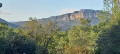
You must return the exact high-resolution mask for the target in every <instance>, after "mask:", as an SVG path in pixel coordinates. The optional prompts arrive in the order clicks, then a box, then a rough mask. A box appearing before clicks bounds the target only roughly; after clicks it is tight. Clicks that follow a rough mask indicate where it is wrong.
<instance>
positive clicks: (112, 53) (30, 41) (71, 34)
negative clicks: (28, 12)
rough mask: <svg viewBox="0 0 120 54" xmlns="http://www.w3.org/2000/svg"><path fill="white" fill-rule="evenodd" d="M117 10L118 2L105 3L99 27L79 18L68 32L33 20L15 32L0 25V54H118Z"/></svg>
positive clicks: (119, 27)
mask: <svg viewBox="0 0 120 54" xmlns="http://www.w3.org/2000/svg"><path fill="white" fill-rule="evenodd" d="M119 7H120V1H119V0H104V11H101V13H100V14H99V15H98V16H99V19H100V22H99V24H98V25H95V26H91V25H90V20H88V19H82V18H81V19H80V20H79V25H78V26H75V27H72V28H71V29H70V30H68V31H61V28H60V27H58V26H57V25H56V23H54V22H52V21H50V22H48V23H46V24H42V23H41V22H38V21H37V20H36V19H33V18H30V20H29V21H28V22H27V23H26V24H25V25H24V27H19V28H17V29H13V28H11V27H8V25H7V24H5V23H0V54H120V18H119V17H120V8H119Z"/></svg>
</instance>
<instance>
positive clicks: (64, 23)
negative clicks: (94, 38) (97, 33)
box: [14, 9, 100, 30]
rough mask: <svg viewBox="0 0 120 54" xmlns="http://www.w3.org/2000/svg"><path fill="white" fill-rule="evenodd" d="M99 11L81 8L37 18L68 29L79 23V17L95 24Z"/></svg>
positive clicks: (18, 23) (21, 23) (20, 23)
mask: <svg viewBox="0 0 120 54" xmlns="http://www.w3.org/2000/svg"><path fill="white" fill-rule="evenodd" d="M99 12H100V10H92V9H82V10H80V11H75V12H73V13H67V14H63V15H59V16H52V17H49V18H42V19H38V21H41V22H43V23H47V22H48V21H54V22H56V23H57V25H58V26H60V27H62V30H69V29H70V28H71V26H76V25H78V24H79V18H84V19H86V18H88V19H90V20H91V25H96V24H97V23H98V22H99V19H98V17H97V15H98V13H99ZM24 23H25V21H22V22H15V23H14V24H16V25H21V26H23V25H24Z"/></svg>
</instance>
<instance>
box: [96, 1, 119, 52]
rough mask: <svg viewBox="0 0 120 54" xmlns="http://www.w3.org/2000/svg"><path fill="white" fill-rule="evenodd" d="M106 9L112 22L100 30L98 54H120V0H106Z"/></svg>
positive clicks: (105, 24)
mask: <svg viewBox="0 0 120 54" xmlns="http://www.w3.org/2000/svg"><path fill="white" fill-rule="evenodd" d="M104 7H105V12H106V11H107V12H109V13H110V15H109V17H110V20H109V22H107V23H105V22H104V23H103V24H104V25H103V26H101V30H100V29H99V31H100V33H99V38H98V40H97V44H98V51H97V54H120V51H119V50H120V48H119V47H120V43H119V41H120V36H119V35H120V33H119V29H120V28H119V27H120V19H119V17H120V8H119V7H120V0H104Z"/></svg>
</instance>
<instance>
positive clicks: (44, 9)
mask: <svg viewBox="0 0 120 54" xmlns="http://www.w3.org/2000/svg"><path fill="white" fill-rule="evenodd" d="M0 2H1V3H3V7H2V8H0V18H2V19H5V20H7V21H26V20H28V18H29V17H36V18H38V19H41V18H47V17H50V16H56V15H61V14H65V13H69V12H73V11H76V10H77V11H78V10H80V9H94V10H101V9H103V0H0Z"/></svg>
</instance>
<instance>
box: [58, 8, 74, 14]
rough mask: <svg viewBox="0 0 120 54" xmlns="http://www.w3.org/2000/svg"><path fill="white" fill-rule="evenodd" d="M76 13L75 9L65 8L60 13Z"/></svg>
mask: <svg viewBox="0 0 120 54" xmlns="http://www.w3.org/2000/svg"><path fill="white" fill-rule="evenodd" d="M74 11H76V10H75V9H70V8H65V9H62V10H61V11H60V13H61V14H66V13H72V12H74Z"/></svg>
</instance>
